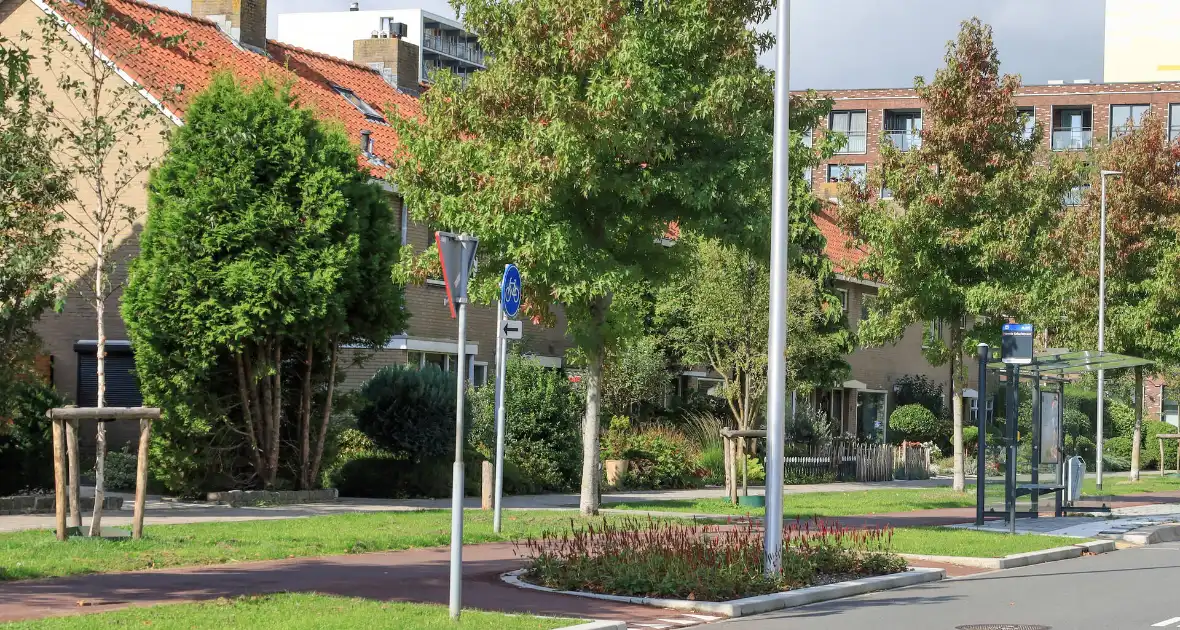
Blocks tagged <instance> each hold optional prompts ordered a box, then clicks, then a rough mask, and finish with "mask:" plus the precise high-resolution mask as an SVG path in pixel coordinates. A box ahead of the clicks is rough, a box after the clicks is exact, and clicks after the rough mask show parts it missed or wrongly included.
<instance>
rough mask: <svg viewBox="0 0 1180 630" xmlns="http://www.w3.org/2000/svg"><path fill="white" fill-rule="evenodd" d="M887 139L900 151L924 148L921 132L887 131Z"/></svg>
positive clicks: (908, 130)
mask: <svg viewBox="0 0 1180 630" xmlns="http://www.w3.org/2000/svg"><path fill="white" fill-rule="evenodd" d="M885 139H886V140H888V141H889V143H890V144H892V145H893V146H894V147H897V150H898V151H909V150H911V149H917V148H919V147H921V146H922V134H921V131H918V130H914V129H886V130H885Z"/></svg>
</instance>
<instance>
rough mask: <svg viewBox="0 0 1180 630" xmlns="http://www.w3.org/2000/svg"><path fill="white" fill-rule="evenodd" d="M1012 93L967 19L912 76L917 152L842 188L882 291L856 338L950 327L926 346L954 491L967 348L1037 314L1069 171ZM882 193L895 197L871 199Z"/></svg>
mask: <svg viewBox="0 0 1180 630" xmlns="http://www.w3.org/2000/svg"><path fill="white" fill-rule="evenodd" d="M1019 87H1020V78H1019V77H1018V76H1014V75H1005V74H1001V72H1000V62H999V57H998V55H997V52H996V48H995V46H994V45H993V43H992V33H991V28H990V27H989V26H986V25H984V24H983V23H981V22H980V21H979V20H978V19H973V20H970V21H966V22H964V23H963V25H962V29H961V30H960V32H959V35H958V38H957V39H956V40H955V41H952V42H950V43H949V44H948V46H947V54H946V64H945V65H944V66H943V67H942V68H940V69H938V70H937V72H936V73H935V76H934V80H933V81H932V82H931V83H929V84H927V83H926V82H925V81H924V80H923V79H922V78H921V77H918V78H917V79H916V80H915V89H916V90H917V93H918V96H919V97H921V99H922V101H923V103H924V108H923V129H922V136H921V137H922V141H921V146H920V147H916V148H913V149H911V150H910V151H906V152H903V151H900V150H898V149H897V148H894V147H892V146H890V145H889V144H888V143H887V142H884V141H883V142H882V150H881V161H880V165H879V166H878V167H877V168H874V169H873V170H872V172H871V173H870V176H869V177H868V179H867V182H866V183H863V184H859V185H858V184H856V183H852V184H849V185H848V186H847V187H846V189H845V194H844V206H843V209H842V211H841V215H842V220H843V223H844V226H845V228H846V229H847V230H848V231H849V232H850V233H851V234H852V235H853V236H854V239H855V241H856V242H857V243H858V244H860V245H862V246H863V247H864V248H865V249H866V250H867V251H868V255H867V257H866V258H865V259H864V261H863V263H862V264H861V265H860V266H859V269H857V270H856V271H857V273H861V274H864V275H865V276H867V277H869V278H871V279H873V280H876V281H878V282H881V283H882V284H883V286H882V288H881V290H880V293H879V298H878V300H877V302H876V308H875V309H874V310H873V311H872V312H871V313H870V315H869V317H868V319H867V320H866V321H864V322H862V324H861V326H860V329H859V336H860V338H861V340H862V341H864V342H866V343H867V344H881V343H885V342H888V341H891V340H895V339H897V338H898V337H900V336H901V335H902V334H903V333H904V331H905V329H906V327H908V326H909V325H911V324H913V323H916V322H923V321H931V320H941V321H943V322H945V324H946V327H947V328H948V329H949V330H948V334H947V335H946V338H945V339H943V338H931V339H928V340H927V341H928V343H926V344H925V346H926V348H927V351H926V354H927V358H928V359H929V360H930V361H931V363H933V364H934V365H945V364H949V366H950V373H951V394H952V396H951V399H952V413H953V417H954V439H953V444H954V461H955V466H954V487H955V489H956V490H959V491H962V490H963V488H964V461H963V389H964V388H965V386H966V381H967V368H966V367H965V365H964V350H965V346H966V345H967V343H968V340H969V339H970V338H971V337H972V336H973V335H975V334H978V333H981V332H982V330H980V326H981V324H984V322H987V324H986V325H991V326H994V324H995V323H996V322H998V321H1000V319H1001V318H1002V317H1004V316H1013V315H1015V316H1019V315H1021V314H1022V313H1024V312H1026V311H1029V310H1031V309H1033V308H1034V307H1035V305H1033V304H1030V303H1029V301H1028V297H1029V293H1028V289H1029V287H1030V286H1032V285H1033V284H1035V283H1036V282H1037V281H1038V278H1039V276H1038V274H1040V268H1039V265H1038V264H1037V263H1038V261H1039V260H1040V256H1041V253H1042V248H1043V246H1044V245H1045V244H1046V242H1048V241H1050V240H1051V239H1052V238H1053V236H1054V231H1053V227H1054V226H1055V224H1056V220H1057V219H1059V218H1060V215H1061V199H1062V196H1063V194H1064V193H1065V192H1066V191H1068V189H1069V186H1070V185H1071V177H1072V175H1073V172H1072V170H1071V169H1070V168H1069V166H1068V165H1067V164H1058V163H1057V162H1056V161H1054V162H1052V163H1051V164H1050V163H1049V160H1048V158H1046V157H1045V156H1044V155H1043V154H1042V153H1041V151H1040V150H1038V145H1039V144H1040V143H1041V140H1040V138H1041V135H1040V127H1039V126H1037V128H1036V131H1034V133H1033V134H1032V135H1031V136H1029V137H1025V136H1024V135H1023V128H1024V122H1025V120H1024V118H1023V117H1022V115H1021V114H1020V113H1019V112H1018V111H1017V109H1016V105H1015V102H1014V100H1013V96H1014V94H1015V93H1016V90H1017V89H1018V88H1019ZM882 187H884V188H887V189H889V190H890V191H892V193H893V194H892V199H879V198H878V193H879V192H880V191H881V189H882ZM980 316H984V317H985V318H987V319H981V318H980Z"/></svg>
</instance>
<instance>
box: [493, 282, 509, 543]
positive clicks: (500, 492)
mask: <svg viewBox="0 0 1180 630" xmlns="http://www.w3.org/2000/svg"><path fill="white" fill-rule="evenodd" d="M504 320H505V317H504V307H503V302H499V301H498V302H497V303H496V497H495V508H494V512H495V513H494V515H493V517H492V531H494V532H496V533H497V534H499V533H500V505H501V500H502V497H503V496H504V376H505V374H507V372H508V371H507V370H506V369H504V368H505V365H504V363H505V361H506V360H507V358H508V357H507V355H508V352H507V346H508V340H507V339H505V338H504Z"/></svg>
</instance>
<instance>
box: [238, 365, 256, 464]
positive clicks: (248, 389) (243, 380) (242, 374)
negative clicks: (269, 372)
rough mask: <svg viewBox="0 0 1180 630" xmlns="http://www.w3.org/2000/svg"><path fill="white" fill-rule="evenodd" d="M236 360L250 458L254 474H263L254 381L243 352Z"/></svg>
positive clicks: (239, 394)
mask: <svg viewBox="0 0 1180 630" xmlns="http://www.w3.org/2000/svg"><path fill="white" fill-rule="evenodd" d="M234 360H235V361H236V362H237V364H238V396H239V397H240V398H241V399H242V416H243V418H244V419H245V421H246V434H247V436H248V437H249V438H250V460H251V461H252V462H254V474H256V475H261V474H262V456H261V454H260V453H259V451H258V443H259V442H260V441H261V438H260V437H259V435H258V433H259V431H260V429H261V426H260V423H259V422H258V421H257V419H256V417H255V412H256V411H257V410H258V408H257V405H252V404H251V400H252V398H254V397H252V396H251V394H252V393H253V392H254V383H253V382H252V381H251V380H249V379H248V378H247V376H246V366H245V360H244V359H243V358H242V353H241V352H239V353H238V354H236V355H234Z"/></svg>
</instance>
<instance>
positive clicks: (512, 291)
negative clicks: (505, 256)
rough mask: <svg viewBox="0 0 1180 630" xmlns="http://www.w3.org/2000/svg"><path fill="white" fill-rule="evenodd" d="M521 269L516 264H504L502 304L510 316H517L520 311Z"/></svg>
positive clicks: (501, 290) (501, 291) (501, 288)
mask: <svg viewBox="0 0 1180 630" xmlns="http://www.w3.org/2000/svg"><path fill="white" fill-rule="evenodd" d="M520 287H521V285H520V270H519V269H517V268H516V265H513V264H508V265H505V266H504V279H503V280H501V281H500V306H501V308H503V309H504V314H505V315H507V316H508V317H516V314H517V313H518V312H519V311H520Z"/></svg>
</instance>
